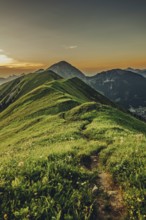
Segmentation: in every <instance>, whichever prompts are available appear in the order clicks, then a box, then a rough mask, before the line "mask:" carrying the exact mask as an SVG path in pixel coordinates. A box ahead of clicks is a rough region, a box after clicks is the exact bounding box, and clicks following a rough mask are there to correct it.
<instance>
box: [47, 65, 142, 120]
mask: <svg viewBox="0 0 146 220" xmlns="http://www.w3.org/2000/svg"><path fill="white" fill-rule="evenodd" d="M49 69H50V70H52V71H54V72H56V73H57V74H58V75H60V76H61V77H63V78H70V77H75V76H76V77H78V78H80V79H82V80H83V81H84V82H86V83H87V84H88V85H90V86H91V87H92V88H94V89H95V90H96V91H98V92H100V93H101V94H103V95H104V96H106V97H107V98H109V99H110V100H111V101H113V102H115V103H116V104H118V105H120V106H121V107H124V108H125V109H127V110H130V111H131V112H134V113H136V114H138V115H141V116H143V117H146V79H145V78H144V77H143V75H144V74H145V70H134V69H132V68H131V69H130V68H128V69H126V70H122V69H113V70H109V71H104V72H101V73H98V74H96V75H95V76H92V77H87V76H85V75H84V74H83V73H82V72H81V71H80V70H78V69H77V68H75V67H73V66H72V65H70V64H69V63H67V62H65V61H62V62H59V63H56V64H54V65H53V66H51V67H50V68H49ZM137 72H139V73H137Z"/></svg>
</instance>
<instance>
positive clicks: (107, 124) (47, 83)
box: [0, 70, 146, 220]
mask: <svg viewBox="0 0 146 220" xmlns="http://www.w3.org/2000/svg"><path fill="white" fill-rule="evenodd" d="M0 94H1V101H2V102H1V103H3V104H2V106H3V108H2V109H1V112H0V167H1V169H0V179H1V181H0V219H11V220H17V219H39V220H44V219H83V220H85V219H89V220H96V219H113V220H116V219H118V220H122V219H135V220H136V219H139V218H141V219H143V218H144V216H145V206H146V198H145V189H146V186H145V178H146V174H145V170H144V167H145V165H146V157H145V152H146V151H145V150H146V149H145V148H146V147H145V146H146V136H145V134H146V124H145V123H144V122H142V121H139V120H138V119H136V118H134V117H133V116H131V115H129V114H127V113H126V112H123V111H120V110H119V109H117V108H116V107H115V105H114V104H113V103H112V102H110V101H109V100H108V99H107V98H105V97H104V96H103V95H101V94H99V93H98V92H96V91H95V90H94V89H92V88H91V87H90V86H88V85H87V84H85V83H84V82H83V81H81V80H80V79H78V78H77V77H74V78H69V79H63V78H62V77H61V76H59V75H57V74H56V73H54V72H52V71H50V70H46V71H44V72H39V73H38V72H36V73H31V74H28V75H26V76H22V77H20V78H18V79H15V80H13V81H11V82H9V83H6V84H3V85H1V86H0ZM10 99H11V101H10ZM40 206H41V209H40Z"/></svg>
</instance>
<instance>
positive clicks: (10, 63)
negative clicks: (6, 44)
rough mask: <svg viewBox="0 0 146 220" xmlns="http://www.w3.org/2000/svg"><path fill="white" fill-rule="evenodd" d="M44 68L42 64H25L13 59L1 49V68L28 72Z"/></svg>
mask: <svg viewBox="0 0 146 220" xmlns="http://www.w3.org/2000/svg"><path fill="white" fill-rule="evenodd" d="M42 66H43V64H42V63H33V62H25V61H19V60H16V59H13V58H11V57H9V56H8V55H6V53H5V52H4V51H3V50H2V49H0V67H6V68H19V69H26V70H27V69H31V68H40V67H42Z"/></svg>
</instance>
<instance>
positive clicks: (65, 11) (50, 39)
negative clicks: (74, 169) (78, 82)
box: [0, 0, 146, 76]
mask: <svg viewBox="0 0 146 220" xmlns="http://www.w3.org/2000/svg"><path fill="white" fill-rule="evenodd" d="M61 60H65V61H67V62H69V63H71V64H72V65H74V66H76V67H77V68H79V69H80V70H82V71H83V72H85V73H87V74H88V75H90V74H94V73H97V72H100V71H102V70H106V69H113V68H127V67H134V68H141V69H143V68H146V0H25V1H24V0H0V76H8V75H12V74H20V73H24V72H25V73H27V72H32V71H34V70H37V69H40V68H48V67H49V66H50V65H51V64H54V63H56V62H58V61H61Z"/></svg>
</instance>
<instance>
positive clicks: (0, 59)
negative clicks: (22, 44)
mask: <svg viewBox="0 0 146 220" xmlns="http://www.w3.org/2000/svg"><path fill="white" fill-rule="evenodd" d="M0 52H1V53H2V50H0ZM14 61H15V60H14V59H13V58H11V57H8V56H7V55H6V54H0V66H4V65H9V64H12V63H14Z"/></svg>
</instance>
